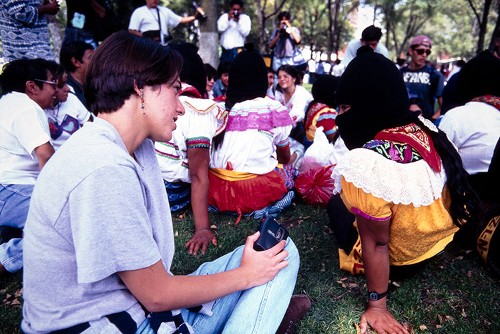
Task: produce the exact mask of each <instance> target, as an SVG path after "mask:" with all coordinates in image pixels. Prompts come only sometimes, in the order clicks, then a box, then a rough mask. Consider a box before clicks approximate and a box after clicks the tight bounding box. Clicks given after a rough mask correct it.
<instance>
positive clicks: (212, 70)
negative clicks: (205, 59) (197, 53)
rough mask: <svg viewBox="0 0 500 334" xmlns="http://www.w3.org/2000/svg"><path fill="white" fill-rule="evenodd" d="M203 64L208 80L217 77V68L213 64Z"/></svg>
mask: <svg viewBox="0 0 500 334" xmlns="http://www.w3.org/2000/svg"><path fill="white" fill-rule="evenodd" d="M203 66H204V67H205V75H206V77H207V79H208V80H210V79H217V78H216V76H217V70H216V69H215V68H214V67H213V66H212V65H210V64H208V63H205V64H203Z"/></svg>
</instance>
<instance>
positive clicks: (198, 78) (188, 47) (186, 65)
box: [171, 42, 207, 96]
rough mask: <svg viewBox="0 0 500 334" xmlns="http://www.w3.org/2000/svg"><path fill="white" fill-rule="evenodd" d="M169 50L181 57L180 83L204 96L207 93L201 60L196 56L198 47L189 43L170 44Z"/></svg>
mask: <svg viewBox="0 0 500 334" xmlns="http://www.w3.org/2000/svg"><path fill="white" fill-rule="evenodd" d="M171 48H172V49H173V50H175V51H177V52H179V53H180V55H181V56H182V60H183V66H182V71H181V73H180V79H181V81H182V82H185V83H187V84H189V85H191V86H193V87H194V88H196V90H197V91H198V93H200V95H201V96H204V95H205V93H206V92H207V88H206V87H207V77H206V75H205V67H204V65H203V60H201V57H200V56H199V55H198V47H197V46H196V45H194V44H191V43H186V42H180V43H175V44H171Z"/></svg>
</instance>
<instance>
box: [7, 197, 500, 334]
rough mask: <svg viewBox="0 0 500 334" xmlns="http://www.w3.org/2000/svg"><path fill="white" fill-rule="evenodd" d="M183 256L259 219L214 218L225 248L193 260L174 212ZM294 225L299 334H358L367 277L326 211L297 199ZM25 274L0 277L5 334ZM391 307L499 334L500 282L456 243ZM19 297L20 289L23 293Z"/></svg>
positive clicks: (188, 223)
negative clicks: (347, 265) (305, 301)
mask: <svg viewBox="0 0 500 334" xmlns="http://www.w3.org/2000/svg"><path fill="white" fill-rule="evenodd" d="M174 220H175V223H176V224H175V231H176V245H177V253H176V258H175V260H174V263H175V264H176V265H175V267H174V268H173V272H174V273H177V274H183V273H189V272H191V271H193V270H194V269H195V268H196V267H197V266H198V265H199V264H201V263H202V262H205V261H208V260H210V259H213V258H215V257H217V256H220V255H222V254H225V253H226V252H228V251H229V250H232V249H233V248H234V247H235V246H237V245H240V244H242V243H243V242H244V240H245V238H246V236H247V235H248V234H249V233H251V232H252V231H254V230H255V229H256V227H257V223H256V221H255V220H253V219H250V218H244V219H242V221H241V222H240V224H239V225H238V226H235V225H234V222H235V220H236V217H234V216H228V215H211V221H212V223H214V224H216V225H217V227H218V238H219V246H218V247H217V248H214V247H211V248H210V250H209V251H208V252H207V254H205V255H204V256H197V257H193V256H191V255H189V254H187V252H186V251H185V248H184V246H183V244H184V243H185V242H186V241H187V240H188V238H189V236H190V234H191V231H192V226H193V225H192V216H191V214H190V212H186V213H183V214H181V215H175V216H174ZM278 220H279V221H281V222H282V223H283V224H285V225H286V226H287V227H288V230H289V232H290V235H291V237H292V238H293V239H294V240H295V243H296V244H297V246H298V248H299V250H300V254H301V269H300V272H299V278H298V282H297V286H296V293H306V294H308V295H309V296H310V297H311V299H312V301H313V306H312V309H311V311H310V312H309V313H308V314H307V315H306V317H305V318H304V320H303V321H302V322H300V323H299V325H298V328H297V333H304V334H305V333H311V334H318V333H353V334H354V333H356V329H355V327H354V324H355V323H356V322H358V320H359V316H360V315H361V313H362V311H363V308H364V303H365V300H366V285H365V280H364V278H363V277H353V276H350V275H348V274H346V273H344V272H341V271H340V270H339V269H338V256H337V249H336V243H335V238H334V236H333V235H332V234H331V231H330V229H329V227H328V218H327V216H326V213H325V211H324V210H323V209H321V208H314V207H310V206H305V205H302V204H296V205H294V206H293V207H292V208H291V209H289V210H288V211H287V212H285V213H284V214H283V215H282V216H281V217H280V218H279V219H278ZM19 289H21V274H17V275H14V276H11V277H9V278H7V279H0V333H1V334H3V333H9V334H10V333H17V332H18V324H19V321H20V319H21V306H20V305H19V304H18V302H22V300H21V298H20V297H17V296H16V291H18V290H19ZM391 290H392V291H391V293H390V297H389V298H390V299H389V307H390V309H391V311H392V312H393V314H394V315H395V316H396V317H397V318H398V319H399V320H400V321H406V322H408V323H410V324H411V325H412V327H413V329H414V330H415V333H457V334H463V333H478V334H479V333H481V334H483V333H500V315H499V314H500V303H498V297H499V296H500V284H499V282H498V281H495V280H494V279H492V278H491V277H490V276H489V275H488V273H487V272H486V271H485V269H484V268H483V267H482V266H481V265H480V264H479V261H478V258H477V256H476V255H475V253H474V252H461V251H459V250H457V249H454V248H451V249H450V250H448V251H446V252H445V253H444V254H443V255H441V256H440V257H439V258H438V259H436V260H435V261H434V262H432V263H431V264H430V265H429V266H428V267H427V268H426V269H425V270H424V271H423V272H421V273H420V274H418V275H417V276H415V277H413V278H411V279H408V280H405V281H402V282H396V283H393V284H392V285H391ZM17 295H19V293H17Z"/></svg>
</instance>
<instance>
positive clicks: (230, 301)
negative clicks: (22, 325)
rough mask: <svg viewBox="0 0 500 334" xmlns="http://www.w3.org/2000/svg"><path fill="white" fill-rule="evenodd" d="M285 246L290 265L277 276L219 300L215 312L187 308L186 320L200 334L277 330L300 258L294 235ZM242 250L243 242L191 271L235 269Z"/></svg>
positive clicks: (201, 272)
mask: <svg viewBox="0 0 500 334" xmlns="http://www.w3.org/2000/svg"><path fill="white" fill-rule="evenodd" d="M285 249H286V250H287V251H288V254H289V255H288V266H287V267H286V268H285V269H282V270H281V271H280V272H279V273H278V275H277V276H276V277H275V278H274V279H272V280H271V281H269V282H268V283H266V284H264V285H260V286H257V287H254V288H252V289H248V290H245V291H238V292H234V293H232V294H230V295H228V296H225V297H222V298H220V299H218V300H216V301H215V303H214V305H213V307H212V312H213V315H212V316H207V315H204V314H201V313H195V312H191V311H189V310H187V309H183V310H182V317H183V318H184V321H185V322H187V323H189V324H190V325H191V326H192V327H193V329H194V332H195V333H196V334H204V333H206V334H213V333H245V334H246V333H248V334H249V333H259V334H273V333H276V330H277V329H278V327H279V325H280V323H281V320H282V319H283V316H284V315H285V312H286V309H287V307H288V304H289V302H290V298H291V296H292V293H293V290H294V287H295V282H296V281H297V273H298V271H299V262H300V258H299V252H298V250H297V247H296V246H295V244H294V243H293V241H292V240H291V239H290V238H288V240H287V245H286V247H285ZM242 253H243V246H240V247H238V248H236V249H235V250H234V251H233V252H231V253H229V254H226V255H224V256H222V257H220V258H218V259H216V260H215V261H212V262H207V263H204V264H202V265H201V266H200V267H199V268H198V269H197V270H196V271H195V272H194V273H192V274H191V275H206V274H214V273H218V272H223V271H228V270H231V269H235V268H237V267H239V265H240V260H241V255H242ZM207 289H210V287H207ZM147 321H148V320H146V322H147ZM143 325H144V324H143ZM141 327H142V328H143V330H142V331H140V332H139V331H138V332H137V333H141V334H145V333H150V328H149V326H146V328H144V326H141Z"/></svg>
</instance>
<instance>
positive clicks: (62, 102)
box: [44, 62, 93, 150]
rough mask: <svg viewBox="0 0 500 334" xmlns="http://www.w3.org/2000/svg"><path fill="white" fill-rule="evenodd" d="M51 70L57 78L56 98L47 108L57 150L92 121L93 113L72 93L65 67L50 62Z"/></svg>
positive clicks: (53, 142) (50, 128)
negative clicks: (86, 123)
mask: <svg viewBox="0 0 500 334" xmlns="http://www.w3.org/2000/svg"><path fill="white" fill-rule="evenodd" d="M49 65H50V66H51V67H52V69H51V72H52V73H55V75H54V76H55V77H56V79H57V86H56V93H55V96H56V98H55V100H54V101H53V105H52V106H50V108H45V110H44V111H45V115H46V116H47V120H48V122H49V130H50V138H51V140H50V141H51V143H52V146H54V149H55V150H57V149H59V147H61V145H62V144H64V142H66V140H68V138H69V137H70V136H71V135H72V134H73V133H75V131H77V130H78V129H80V127H81V126H83V124H85V122H87V121H92V119H93V116H92V114H91V113H90V112H89V111H88V110H87V108H85V106H84V105H83V103H82V102H80V100H79V99H78V98H77V97H76V95H75V94H72V93H70V89H69V86H68V84H67V82H66V80H67V77H68V76H67V74H66V72H64V68H63V67H62V66H61V65H58V64H57V63H56V62H50V63H49Z"/></svg>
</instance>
